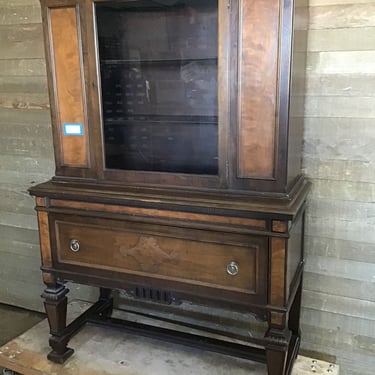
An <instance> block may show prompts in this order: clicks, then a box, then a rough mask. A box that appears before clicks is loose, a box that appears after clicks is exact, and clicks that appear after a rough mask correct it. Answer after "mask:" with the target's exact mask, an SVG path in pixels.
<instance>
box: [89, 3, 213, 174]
mask: <svg viewBox="0 0 375 375" xmlns="http://www.w3.org/2000/svg"><path fill="white" fill-rule="evenodd" d="M95 14H96V23H97V39H98V47H99V49H98V53H99V66H100V78H101V103H102V119H103V134H104V137H103V144H104V155H105V157H104V159H105V167H106V169H116V170H130V171H132V170H133V171H153V172H170V173H188V174H198V175H217V174H218V3H217V0H144V1H143V0H139V1H122V2H115V1H113V2H104V3H97V4H96V11H95Z"/></svg>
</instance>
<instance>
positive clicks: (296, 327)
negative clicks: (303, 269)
mask: <svg viewBox="0 0 375 375" xmlns="http://www.w3.org/2000/svg"><path fill="white" fill-rule="evenodd" d="M301 296H302V282H301V283H300V285H299V287H298V290H297V293H296V296H295V298H294V302H293V304H292V307H291V309H290V313H289V321H288V327H289V329H290V330H291V331H292V334H293V335H295V336H297V337H299V338H300V337H301V329H300V316H301Z"/></svg>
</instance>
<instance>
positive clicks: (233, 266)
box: [227, 261, 239, 276]
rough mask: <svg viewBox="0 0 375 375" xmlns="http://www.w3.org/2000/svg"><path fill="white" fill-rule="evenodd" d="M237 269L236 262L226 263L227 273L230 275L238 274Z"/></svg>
mask: <svg viewBox="0 0 375 375" xmlns="http://www.w3.org/2000/svg"><path fill="white" fill-rule="evenodd" d="M238 271H239V266H238V263H237V262H234V261H232V262H230V263H228V265H227V273H228V274H229V275H231V276H236V275H237V274H238Z"/></svg>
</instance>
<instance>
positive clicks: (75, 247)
mask: <svg viewBox="0 0 375 375" xmlns="http://www.w3.org/2000/svg"><path fill="white" fill-rule="evenodd" d="M79 248H80V245H79V241H78V240H71V241H70V250H72V251H74V252H75V253H76V252H77V251H79Z"/></svg>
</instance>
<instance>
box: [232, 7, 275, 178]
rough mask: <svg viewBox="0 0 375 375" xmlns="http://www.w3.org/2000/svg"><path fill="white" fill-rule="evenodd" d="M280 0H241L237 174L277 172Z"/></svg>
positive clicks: (272, 174)
mask: <svg viewBox="0 0 375 375" xmlns="http://www.w3.org/2000/svg"><path fill="white" fill-rule="evenodd" d="M279 13H280V6H279V1H276V0H247V1H246V0H242V1H241V2H240V22H241V24H242V26H241V27H240V30H242V32H241V35H240V38H239V39H240V40H239V41H240V43H239V88H240V96H239V116H238V118H239V121H238V124H239V129H238V150H239V153H238V177H242V178H246V177H259V178H268V179H269V178H273V177H274V175H275V153H276V150H275V144H276V142H275V141H276V132H277V127H276V108H277V74H278V41H279V38H278V31H279Z"/></svg>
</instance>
